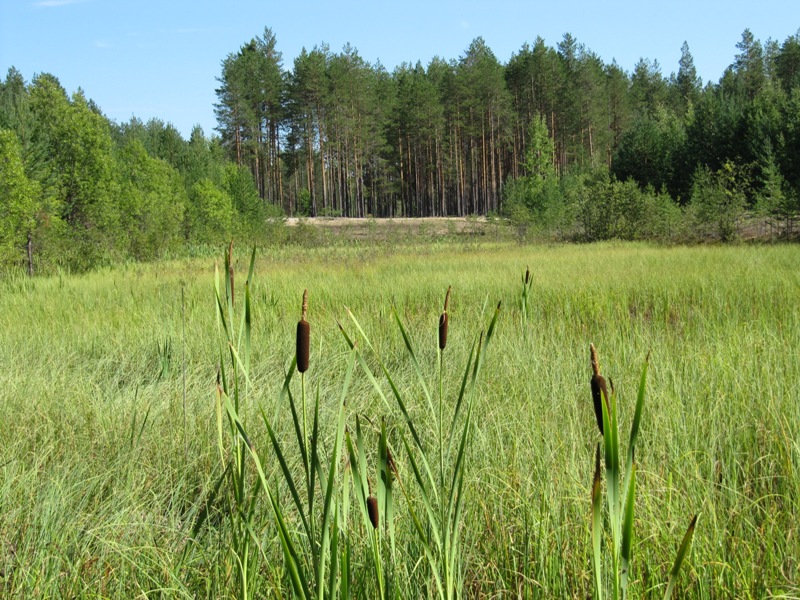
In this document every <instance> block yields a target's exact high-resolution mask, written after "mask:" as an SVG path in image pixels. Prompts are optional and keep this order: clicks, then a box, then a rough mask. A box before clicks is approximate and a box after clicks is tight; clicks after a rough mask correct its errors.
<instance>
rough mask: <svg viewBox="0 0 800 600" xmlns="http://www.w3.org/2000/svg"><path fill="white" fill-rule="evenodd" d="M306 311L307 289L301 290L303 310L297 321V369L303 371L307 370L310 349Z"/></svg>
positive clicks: (309, 329)
mask: <svg viewBox="0 0 800 600" xmlns="http://www.w3.org/2000/svg"><path fill="white" fill-rule="evenodd" d="M307 312H308V290H307V289H306V290H303V310H302V316H301V317H300V320H299V321H298V322H297V354H296V356H297V371H298V372H300V373H305V372H306V371H307V370H308V359H309V354H310V350H311V340H310V338H311V325H309V323H308V321H306V314H307Z"/></svg>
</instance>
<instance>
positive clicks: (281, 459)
mask: <svg viewBox="0 0 800 600" xmlns="http://www.w3.org/2000/svg"><path fill="white" fill-rule="evenodd" d="M260 410H261V419H262V420H263V421H264V425H265V426H266V428H267V434H268V435H269V439H270V442H271V443H272V449H273V451H274V452H275V457H276V458H277V459H278V464H279V465H280V467H281V471H282V472H283V479H284V481H286V485H287V486H288V487H289V493H290V494H291V496H292V500H293V501H294V505H295V508H296V509H297V513H298V514H299V515H300V520H301V521H302V522H303V530H304V531H305V533H306V535H307V536H309V537H310V536H311V529H310V527H309V523H308V520H307V519H306V516H305V508H304V506H303V503H302V501H301V500H300V494H299V493H298V491H297V485H296V484H295V481H294V477H293V476H292V472H291V470H290V469H289V465H288V463H287V462H286V458H285V456H284V454H283V450H282V449H281V446H280V443H279V442H278V438H277V437H276V436H275V432H274V431H273V429H272V426H271V425H270V424H269V420H268V419H267V416H266V414H265V413H264V409H263V407H261V408H260Z"/></svg>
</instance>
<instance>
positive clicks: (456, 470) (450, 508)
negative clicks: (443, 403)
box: [447, 404, 472, 519]
mask: <svg viewBox="0 0 800 600" xmlns="http://www.w3.org/2000/svg"><path fill="white" fill-rule="evenodd" d="M471 417H472V405H471V404H470V406H469V407H468V408H467V418H466V419H465V420H464V427H463V428H462V430H461V441H460V443H459V445H458V453H457V454H456V463H455V466H454V467H453V481H452V483H451V485H450V498H449V500H448V502H447V518H448V519H450V518H451V517H452V516H453V515H454V502H455V499H456V487H457V483H458V478H459V477H460V476H461V473H462V471H463V469H464V455H465V453H466V447H467V438H468V437H469V426H470V421H471ZM459 500H460V498H459Z"/></svg>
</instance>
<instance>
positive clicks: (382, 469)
mask: <svg viewBox="0 0 800 600" xmlns="http://www.w3.org/2000/svg"><path fill="white" fill-rule="evenodd" d="M390 460H391V459H390V453H389V442H388V437H387V434H386V423H385V422H383V421H381V435H380V439H379V441H378V490H377V497H378V506H379V507H380V509H381V510H380V514H381V515H382V517H383V522H384V523H385V524H386V529H387V530H388V532H389V542H390V544H391V546H392V552H394V506H393V503H394V500H393V498H392V476H393V475H392V467H391V465H390Z"/></svg>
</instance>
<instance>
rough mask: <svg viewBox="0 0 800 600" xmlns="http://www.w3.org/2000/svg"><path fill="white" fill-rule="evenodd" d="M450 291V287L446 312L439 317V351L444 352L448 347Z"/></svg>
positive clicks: (445, 299)
mask: <svg viewBox="0 0 800 600" xmlns="http://www.w3.org/2000/svg"><path fill="white" fill-rule="evenodd" d="M450 289H451V286H448V288H447V294H446V295H445V297H444V311H443V312H442V314H441V316H440V317H439V350H444V348H445V346H447V322H448V318H447V307H448V305H449V304H450Z"/></svg>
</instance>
